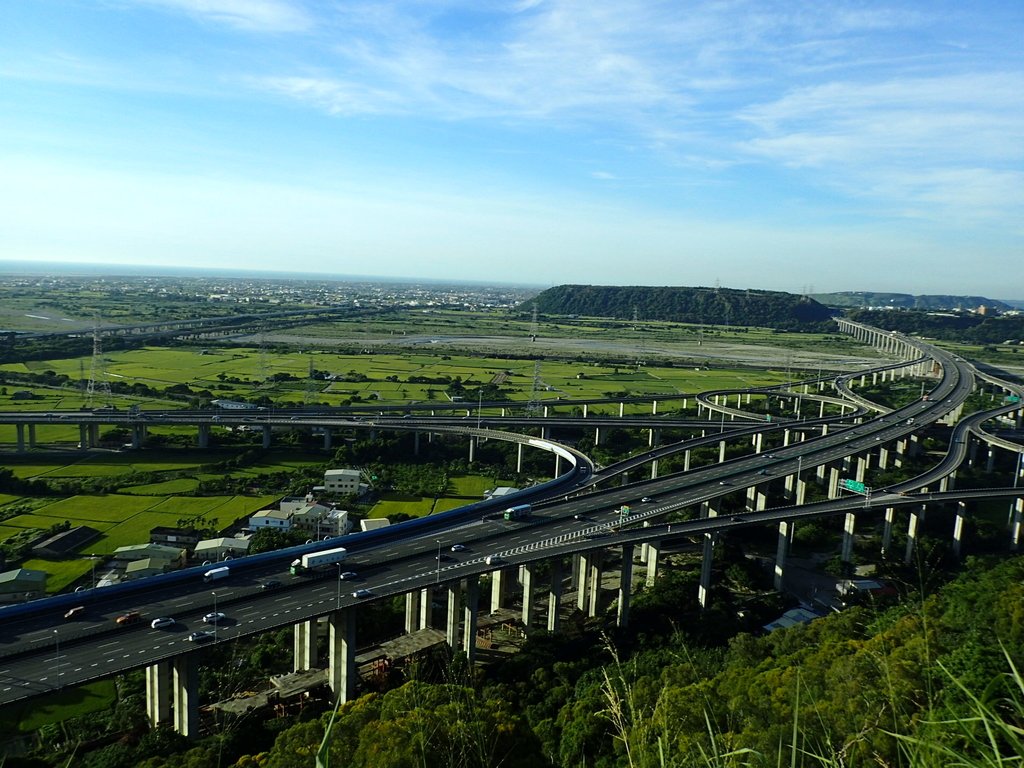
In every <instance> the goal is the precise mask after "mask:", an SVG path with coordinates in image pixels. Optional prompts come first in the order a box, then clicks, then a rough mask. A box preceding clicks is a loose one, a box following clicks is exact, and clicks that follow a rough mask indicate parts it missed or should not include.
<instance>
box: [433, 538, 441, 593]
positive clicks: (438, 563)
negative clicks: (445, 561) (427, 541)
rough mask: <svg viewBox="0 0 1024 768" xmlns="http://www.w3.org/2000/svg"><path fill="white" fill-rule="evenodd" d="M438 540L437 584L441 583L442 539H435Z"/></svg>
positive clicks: (435, 581) (435, 580)
mask: <svg viewBox="0 0 1024 768" xmlns="http://www.w3.org/2000/svg"><path fill="white" fill-rule="evenodd" d="M434 541H436V542H437V577H436V578H435V579H434V583H435V584H440V583H441V540H440V539H434Z"/></svg>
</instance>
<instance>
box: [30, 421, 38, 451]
mask: <svg viewBox="0 0 1024 768" xmlns="http://www.w3.org/2000/svg"><path fill="white" fill-rule="evenodd" d="M28 447H29V448H35V447H36V425H35V424H29V425H28Z"/></svg>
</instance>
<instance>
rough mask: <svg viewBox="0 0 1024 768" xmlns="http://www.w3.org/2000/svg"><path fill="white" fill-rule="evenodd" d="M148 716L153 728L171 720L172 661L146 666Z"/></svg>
mask: <svg viewBox="0 0 1024 768" xmlns="http://www.w3.org/2000/svg"><path fill="white" fill-rule="evenodd" d="M146 717H147V718H148V719H149V725H150V727H151V728H157V727H159V726H161V725H164V724H165V723H169V722H171V662H170V661H158V662H157V663H156V664H150V665H149V666H148V667H146Z"/></svg>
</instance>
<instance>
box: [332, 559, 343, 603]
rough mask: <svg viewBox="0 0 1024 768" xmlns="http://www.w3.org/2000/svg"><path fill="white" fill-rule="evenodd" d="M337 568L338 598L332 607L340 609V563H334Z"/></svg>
mask: <svg viewBox="0 0 1024 768" xmlns="http://www.w3.org/2000/svg"><path fill="white" fill-rule="evenodd" d="M335 565H336V566H338V597H337V599H336V600H335V604H334V607H335V608H341V563H335Z"/></svg>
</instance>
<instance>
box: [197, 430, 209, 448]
mask: <svg viewBox="0 0 1024 768" xmlns="http://www.w3.org/2000/svg"><path fill="white" fill-rule="evenodd" d="M196 445H197V446H199V447H200V448H209V447H210V425H209V424H200V425H199V427H198V431H197V434H196Z"/></svg>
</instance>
